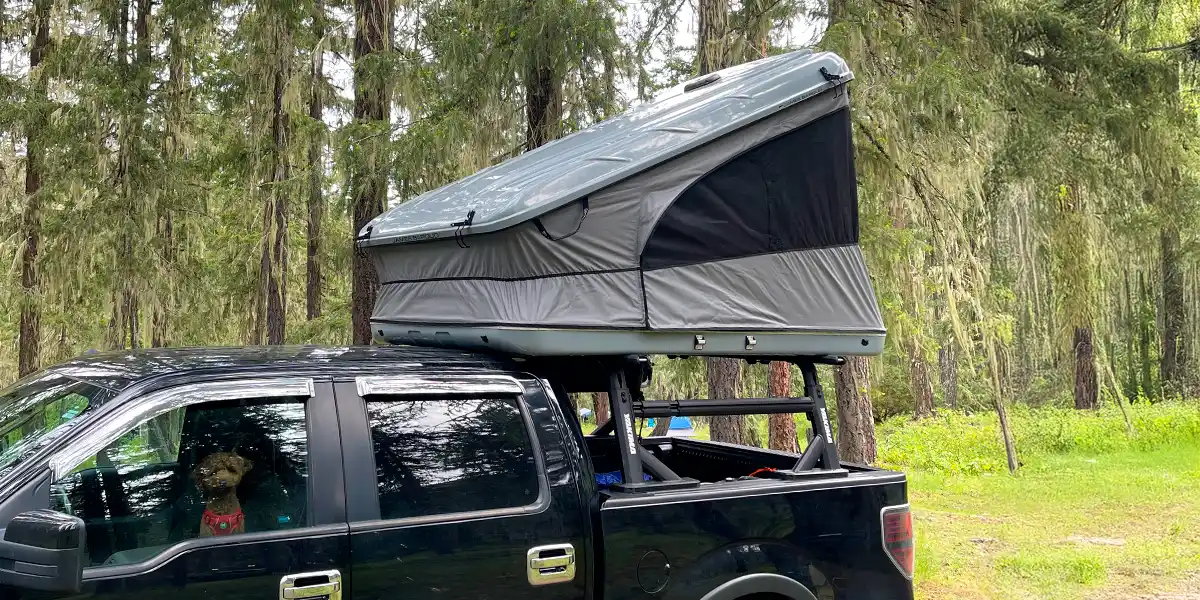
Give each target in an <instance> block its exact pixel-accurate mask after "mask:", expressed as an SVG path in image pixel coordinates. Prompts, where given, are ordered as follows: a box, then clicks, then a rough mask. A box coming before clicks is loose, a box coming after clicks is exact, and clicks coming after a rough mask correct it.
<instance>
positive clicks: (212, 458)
mask: <svg viewBox="0 0 1200 600" xmlns="http://www.w3.org/2000/svg"><path fill="white" fill-rule="evenodd" d="M250 467H251V463H250V461H249V460H247V459H245V458H242V457H241V456H238V455H237V454H234V453H233V452H216V453H213V454H210V455H208V456H206V457H204V459H203V460H201V461H200V464H199V465H198V466H197V467H196V470H195V471H192V479H193V480H194V481H195V482H196V487H197V488H199V489H200V493H201V494H203V495H204V503H205V504H204V516H202V517H201V518H200V537H210V536H214V535H230V534H234V533H245V532H246V520H245V518H244V517H243V515H242V504H241V503H240V502H238V497H237V486H238V484H239V483H241V481H242V477H243V476H245V475H246V472H248V471H249V470H250Z"/></svg>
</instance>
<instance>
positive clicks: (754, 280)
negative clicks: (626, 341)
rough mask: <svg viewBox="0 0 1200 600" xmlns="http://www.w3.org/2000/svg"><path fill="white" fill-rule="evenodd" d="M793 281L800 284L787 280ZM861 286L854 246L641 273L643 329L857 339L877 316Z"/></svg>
mask: <svg viewBox="0 0 1200 600" xmlns="http://www.w3.org/2000/svg"><path fill="white" fill-rule="evenodd" d="M798 274H803V277H795V276H794V275H798ZM789 275H793V276H789ZM869 281H870V280H869V279H868V278H867V273H866V268H865V265H864V262H863V258H862V252H861V251H860V250H859V248H858V246H836V247H832V248H817V249H813V250H797V251H793V252H781V253H778V254H763V255H759V256H749V257H745V258H735V259H730V260H725V261H719V262H710V263H701V264H696V265H687V266H682V267H671V268H666V269H656V270H653V271H646V272H645V286H646V306H647V308H648V322H647V326H648V328H649V329H653V330H685V331H722V330H728V329H735V330H746V331H797V332H800V331H814V330H815V331H823V332H828V333H854V332H861V331H863V330H864V328H865V329H867V330H869V329H870V326H871V325H872V324H875V325H876V326H877V327H878V326H879V325H878V319H879V313H878V312H877V311H875V310H871V309H872V308H873V307H874V306H875V293H874V292H873V291H872V290H871V286H870V285H869ZM730 290H736V292H735V293H731V292H730Z"/></svg>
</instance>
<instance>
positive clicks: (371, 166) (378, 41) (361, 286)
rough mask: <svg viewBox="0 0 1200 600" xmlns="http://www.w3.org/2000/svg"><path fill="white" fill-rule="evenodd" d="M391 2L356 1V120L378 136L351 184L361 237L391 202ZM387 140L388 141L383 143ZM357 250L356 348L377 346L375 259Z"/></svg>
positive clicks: (362, 153)
mask: <svg viewBox="0 0 1200 600" xmlns="http://www.w3.org/2000/svg"><path fill="white" fill-rule="evenodd" d="M392 13H393V11H392V2H391V0H354V15H355V24H356V26H355V29H354V119H355V120H356V121H359V122H360V123H361V124H364V125H368V126H369V127H370V128H372V129H375V130H377V133H378V135H374V136H372V137H371V138H370V139H366V140H364V141H363V142H362V144H361V146H360V147H359V149H358V150H359V152H358V157H357V161H356V164H354V165H353V169H352V175H351V181H352V190H353V203H352V206H353V214H354V216H353V219H354V221H353V230H354V235H355V236H357V235H359V234H360V233H361V232H362V230H363V228H365V227H366V226H367V223H368V222H370V221H371V219H374V218H375V217H376V216H377V215H379V213H381V212H383V206H384V202H385V201H386V199H387V189H388V185H387V182H388V178H387V176H388V164H387V162H388V161H387V156H386V154H385V149H386V143H387V142H388V141H389V140H388V137H387V136H385V135H383V134H384V133H385V132H386V131H388V130H389V129H390V127H391V105H392V102H391V100H392V99H391V97H390V93H389V87H388V81H389V75H388V73H386V72H385V69H383V68H381V65H380V64H379V63H380V62H381V61H380V60H379V59H380V58H381V57H380V56H379V55H380V54H383V53H385V52H389V51H390V50H391V47H392ZM381 138H382V139H381ZM351 243H352V244H353V245H354V256H353V260H352V261H351V278H352V283H351V292H350V316H351V327H352V334H353V341H354V343H355V344H368V343H370V342H371V311H372V309H373V308H374V307H375V297H376V295H377V294H378V293H379V275H378V274H377V273H375V266H374V264H372V262H371V258H370V257H369V256H368V255H367V253H366V252H364V251H363V250H362V249H360V248H359V247H358V245H357V244H354V242H353V241H352V242H351Z"/></svg>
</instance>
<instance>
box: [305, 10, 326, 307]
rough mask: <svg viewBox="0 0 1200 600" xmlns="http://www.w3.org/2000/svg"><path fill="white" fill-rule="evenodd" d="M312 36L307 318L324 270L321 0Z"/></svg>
mask: <svg viewBox="0 0 1200 600" xmlns="http://www.w3.org/2000/svg"><path fill="white" fill-rule="evenodd" d="M313 10H314V14H313V37H314V38H316V39H317V47H316V48H315V49H314V50H313V63H312V89H311V90H310V95H309V99H308V117H309V118H310V119H312V121H313V122H312V124H311V125H312V128H313V132H314V133H313V136H312V139H311V140H309V145H308V231H306V232H305V234H306V235H307V237H308V257H307V258H308V262H307V265H306V268H305V282H304V283H305V285H304V287H305V291H306V294H305V300H306V303H305V315H306V316H307V317H308V320H310V321H311V320H313V319H316V318H319V317H320V316H321V288H322V286H323V285H324V283H323V281H322V279H323V277H322V273H321V235H322V233H321V232H322V225H324V222H325V197H324V180H325V162H324V160H322V152H323V151H324V149H325V136H324V131H325V127H324V123H323V121H322V118H323V117H324V114H325V111H324V107H325V104H324V102H325V101H324V99H323V98H322V93H321V92H322V87H323V86H324V85H325V53H324V50H323V48H324V46H323V43H322V40H323V39H324V38H325V5H324V3H323V2H322V0H316V2H315V3H314V7H313Z"/></svg>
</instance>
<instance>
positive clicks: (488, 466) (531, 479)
mask: <svg viewBox="0 0 1200 600" xmlns="http://www.w3.org/2000/svg"><path fill="white" fill-rule="evenodd" d="M367 419H368V422H369V424H370V426H371V440H372V445H373V446H374V449H375V476H376V478H377V480H378V483H379V510H380V513H381V517H382V518H384V519H402V518H406V517H421V516H427V515H437V514H449V513H460V512H472V511H480V510H490V509H498V508H514V507H521V506H527V505H529V504H533V503H534V502H536V501H537V497H538V488H539V486H538V473H537V465H536V462H535V460H534V454H533V445H532V443H531V442H530V439H529V430H528V429H527V428H526V426H525V420H524V419H523V418H522V415H521V411H520V409H519V408H518V406H517V403H516V400H515V399H511V398H506V399H470V400H468V399H447V400H441V399H439V400H432V399H430V400H395V401H391V400H382V401H380V400H369V401H368V402H367Z"/></svg>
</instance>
